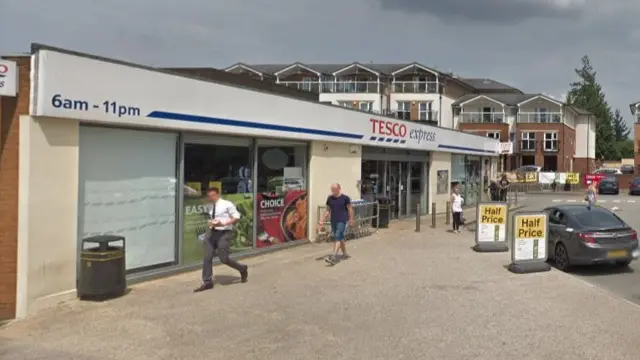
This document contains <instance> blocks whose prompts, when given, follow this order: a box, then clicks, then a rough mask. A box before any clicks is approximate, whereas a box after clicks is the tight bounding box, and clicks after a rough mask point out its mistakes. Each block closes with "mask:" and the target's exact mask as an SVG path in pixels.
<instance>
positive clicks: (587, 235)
mask: <svg viewBox="0 0 640 360" xmlns="http://www.w3.org/2000/svg"><path fill="white" fill-rule="evenodd" d="M545 211H546V212H547V213H548V214H549V237H548V238H549V241H548V246H549V259H550V260H553V262H554V263H555V265H556V267H557V268H558V269H560V270H562V271H569V270H570V269H571V267H572V266H574V265H595V264H602V263H612V264H615V265H617V266H621V267H625V266H628V265H629V264H630V263H631V261H633V260H635V259H637V258H638V256H640V250H638V233H637V232H636V231H635V230H634V229H633V228H632V227H631V226H629V225H628V224H627V223H625V222H624V221H623V220H622V219H621V218H620V217H618V216H617V215H616V214H614V213H613V212H612V211H610V210H608V209H605V208H603V207H599V206H595V207H592V208H589V207H588V206H587V205H560V206H554V207H549V208H546V209H545Z"/></svg>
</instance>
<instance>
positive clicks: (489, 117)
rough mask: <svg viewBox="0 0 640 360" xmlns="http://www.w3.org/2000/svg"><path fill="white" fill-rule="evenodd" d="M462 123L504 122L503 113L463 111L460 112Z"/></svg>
mask: <svg viewBox="0 0 640 360" xmlns="http://www.w3.org/2000/svg"><path fill="white" fill-rule="evenodd" d="M460 122H463V123H504V113H501V112H463V113H460Z"/></svg>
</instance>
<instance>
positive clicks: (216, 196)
mask: <svg viewBox="0 0 640 360" xmlns="http://www.w3.org/2000/svg"><path fill="white" fill-rule="evenodd" d="M207 197H208V198H209V200H210V201H211V203H210V204H209V205H208V206H207V212H208V213H209V216H210V218H211V220H210V221H209V228H208V229H207V231H206V233H205V234H204V236H203V239H202V240H203V242H204V244H203V245H204V259H203V260H202V285H200V287H198V288H197V289H195V290H194V292H200V291H204V290H209V289H213V257H214V255H215V254H216V253H217V255H218V258H219V259H220V262H221V263H223V264H225V265H227V266H229V267H232V268H234V269H236V270H238V272H239V273H240V281H241V282H243V283H245V282H247V278H248V276H249V272H248V267H247V265H243V264H239V263H238V262H236V261H235V260H232V259H231V258H229V255H231V239H232V235H233V224H235V223H236V222H237V221H238V220H240V213H239V212H238V210H237V209H236V206H235V205H234V204H233V203H232V202H231V201H227V200H225V199H222V198H220V189H218V188H216V187H212V188H210V189H209V190H207Z"/></svg>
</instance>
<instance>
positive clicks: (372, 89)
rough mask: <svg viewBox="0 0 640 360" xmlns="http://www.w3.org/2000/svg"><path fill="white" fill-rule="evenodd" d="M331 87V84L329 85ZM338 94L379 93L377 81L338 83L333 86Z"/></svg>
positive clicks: (333, 89) (332, 88)
mask: <svg viewBox="0 0 640 360" xmlns="http://www.w3.org/2000/svg"><path fill="white" fill-rule="evenodd" d="M328 85H329V84H328ZM331 92H336V93H377V92H378V82H377V81H336V82H334V83H333V86H331Z"/></svg>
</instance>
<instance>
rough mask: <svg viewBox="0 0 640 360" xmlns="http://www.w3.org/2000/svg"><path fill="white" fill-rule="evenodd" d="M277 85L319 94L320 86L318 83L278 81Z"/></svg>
mask: <svg viewBox="0 0 640 360" xmlns="http://www.w3.org/2000/svg"><path fill="white" fill-rule="evenodd" d="M278 84H280V85H283V86H286V87H289V88H294V89H298V90H301V91H308V92H319V89H320V84H319V83H318V82H309V81H280V82H279V83H278Z"/></svg>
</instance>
